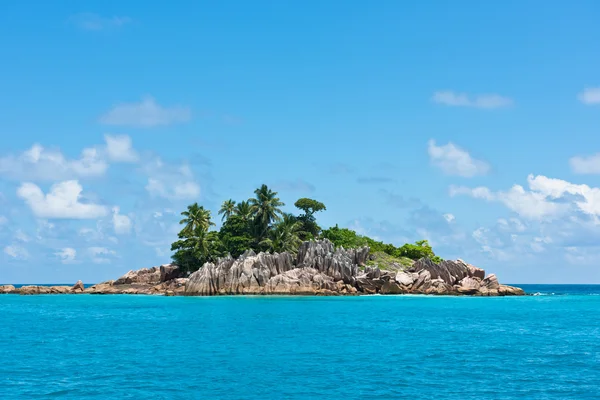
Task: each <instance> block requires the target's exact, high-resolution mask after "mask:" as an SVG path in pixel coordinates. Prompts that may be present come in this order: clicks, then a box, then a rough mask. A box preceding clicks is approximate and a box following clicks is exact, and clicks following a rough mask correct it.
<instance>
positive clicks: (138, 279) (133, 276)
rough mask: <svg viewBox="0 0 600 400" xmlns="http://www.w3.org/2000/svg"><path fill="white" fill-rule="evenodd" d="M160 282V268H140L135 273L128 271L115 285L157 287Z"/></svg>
mask: <svg viewBox="0 0 600 400" xmlns="http://www.w3.org/2000/svg"><path fill="white" fill-rule="evenodd" d="M160 282H161V279H160V267H152V268H142V269H138V270H137V271H129V272H128V273H126V274H125V275H123V276H122V277H120V278H119V279H117V280H116V281H115V282H114V284H115V285H131V284H146V285H157V284H159V283H160Z"/></svg>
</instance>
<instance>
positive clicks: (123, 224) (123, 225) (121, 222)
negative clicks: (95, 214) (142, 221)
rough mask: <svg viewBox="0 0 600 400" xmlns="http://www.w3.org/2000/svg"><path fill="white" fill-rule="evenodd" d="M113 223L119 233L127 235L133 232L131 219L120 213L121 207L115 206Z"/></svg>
mask: <svg viewBox="0 0 600 400" xmlns="http://www.w3.org/2000/svg"><path fill="white" fill-rule="evenodd" d="M112 212H113V217H112V223H113V227H114V229H115V233H116V234H117V235H125V234H128V233H130V232H131V219H130V218H129V217H128V216H127V215H121V214H119V207H113V209H112Z"/></svg>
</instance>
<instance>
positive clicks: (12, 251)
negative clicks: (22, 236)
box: [4, 244, 29, 260]
mask: <svg viewBox="0 0 600 400" xmlns="http://www.w3.org/2000/svg"><path fill="white" fill-rule="evenodd" d="M4 253H5V254H6V255H8V256H9V257H12V258H14V259H16V260H26V259H28V258H29V252H27V250H26V249H25V248H24V247H22V246H17V245H14V244H13V245H10V246H6V247H4Z"/></svg>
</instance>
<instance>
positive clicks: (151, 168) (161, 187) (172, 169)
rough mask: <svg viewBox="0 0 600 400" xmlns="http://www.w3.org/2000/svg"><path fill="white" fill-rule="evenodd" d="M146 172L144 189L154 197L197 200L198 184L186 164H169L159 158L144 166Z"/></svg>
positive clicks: (198, 195)
mask: <svg viewBox="0 0 600 400" xmlns="http://www.w3.org/2000/svg"><path fill="white" fill-rule="evenodd" d="M144 170H145V172H146V174H148V176H149V178H148V183H147V185H146V190H147V191H148V193H150V195H151V196H154V197H162V198H165V199H168V200H194V199H195V200H197V199H198V198H199V197H200V185H199V184H198V183H197V182H196V180H195V178H194V173H193V172H192V170H191V169H190V167H189V166H188V165H185V164H184V165H180V166H170V165H166V164H164V163H163V162H162V161H161V160H160V159H158V158H157V159H155V160H154V161H153V162H151V163H148V164H147V165H145V166H144Z"/></svg>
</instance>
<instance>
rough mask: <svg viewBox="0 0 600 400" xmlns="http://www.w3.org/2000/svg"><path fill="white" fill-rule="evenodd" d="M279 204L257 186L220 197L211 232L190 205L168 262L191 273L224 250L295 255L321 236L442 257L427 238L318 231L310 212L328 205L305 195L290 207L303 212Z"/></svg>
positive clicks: (205, 214)
mask: <svg viewBox="0 0 600 400" xmlns="http://www.w3.org/2000/svg"><path fill="white" fill-rule="evenodd" d="M284 206H285V204H284V203H283V202H282V201H281V200H280V198H279V197H278V193H277V192H274V191H273V190H271V189H270V188H269V187H268V186H267V185H262V186H261V187H259V188H258V189H256V190H255V191H254V197H252V198H249V199H247V200H242V201H239V202H236V201H234V200H233V199H229V200H225V201H224V202H223V203H222V205H221V207H220V209H219V211H218V214H219V215H221V220H222V222H223V224H222V226H221V228H220V229H219V230H218V231H216V230H211V227H213V226H215V224H214V223H213V222H212V218H211V212H210V211H209V210H207V209H205V208H204V207H203V206H200V205H198V203H193V204H191V205H189V206H188V207H187V209H186V210H185V211H183V212H182V213H181V215H182V217H183V218H182V219H181V221H180V224H181V225H183V228H182V229H181V231H180V232H179V234H178V240H177V241H175V242H174V243H173V244H172V245H171V251H173V252H174V254H173V261H174V262H175V263H176V264H178V265H179V266H180V267H181V268H182V270H183V271H184V272H193V271H195V270H197V269H199V268H201V267H202V265H204V264H205V263H206V262H216V261H217V259H218V258H219V257H224V256H226V255H228V254H229V255H231V256H232V257H239V256H240V255H241V254H243V253H244V252H245V251H246V250H249V249H252V250H254V251H256V252H259V251H270V252H284V251H287V252H290V253H293V254H294V253H296V252H297V251H298V248H299V246H300V244H301V243H302V242H303V241H305V240H314V239H324V238H326V239H329V240H330V241H331V242H333V244H334V245H335V246H336V247H339V246H343V247H344V248H354V247H361V246H369V247H370V250H371V252H385V253H387V254H389V255H390V256H393V257H408V258H410V259H413V260H418V259H420V258H423V257H428V258H431V259H433V260H434V261H440V260H441V259H440V258H439V257H437V256H436V255H435V253H434V252H433V250H432V248H431V246H430V245H429V243H428V242H427V241H426V240H420V241H417V242H415V243H414V244H410V243H407V244H404V245H402V246H401V247H396V246H394V245H392V244H385V243H383V242H381V241H377V240H374V239H372V238H369V237H367V236H362V235H359V234H357V233H356V232H355V231H353V230H351V229H347V228H340V227H338V226H337V225H336V226H334V227H331V228H328V229H325V230H322V229H321V227H320V226H319V225H318V224H317V220H316V218H315V214H316V213H318V212H320V211H325V210H326V209H327V208H326V207H325V204H323V203H321V202H320V201H318V200H315V199H310V198H306V197H303V198H300V199H298V200H297V201H296V202H295V203H294V206H295V207H296V208H298V209H299V210H301V211H302V213H301V214H299V215H293V214H291V213H285V212H284V211H283V209H282V208H283V207H284Z"/></svg>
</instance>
